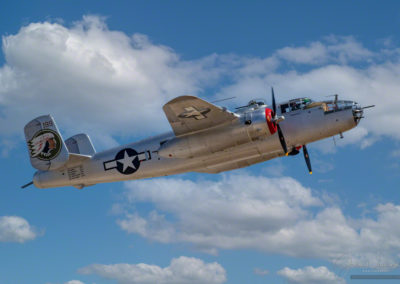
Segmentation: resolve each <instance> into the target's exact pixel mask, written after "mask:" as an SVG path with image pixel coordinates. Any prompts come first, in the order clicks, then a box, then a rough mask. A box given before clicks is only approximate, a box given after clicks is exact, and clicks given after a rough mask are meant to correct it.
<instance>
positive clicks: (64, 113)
mask: <svg viewBox="0 0 400 284" xmlns="http://www.w3.org/2000/svg"><path fill="white" fill-rule="evenodd" d="M389 51H390V50H388V47H385V49H382V50H381V51H375V52H372V51H370V50H368V49H366V48H365V47H364V46H363V45H362V44H361V43H360V42H358V41H357V40H355V39H354V38H353V37H340V36H329V37H327V38H325V39H322V40H321V41H314V42H312V43H310V44H309V45H305V46H297V47H283V48H281V49H279V50H277V51H276V52H273V53H272V54H271V55H270V56H266V57H263V58H258V57H250V56H247V57H243V56H236V55H224V54H222V55H217V54H211V55H209V56H206V57H203V58H198V59H196V60H190V61H185V60H182V59H181V58H180V57H179V55H178V54H177V53H176V52H174V51H173V50H172V49H171V48H170V47H167V46H163V45H160V44H156V43H152V42H151V41H150V40H149V39H148V37H146V36H145V35H141V34H134V35H132V36H130V35H127V34H125V33H123V32H120V31H112V30H109V29H108V27H107V25H106V23H105V22H104V19H102V18H101V17H95V16H84V17H83V20H82V21H80V22H76V23H74V24H73V25H72V26H70V27H66V26H64V25H62V24H60V23H50V22H41V23H31V24H29V25H27V26H24V27H22V28H21V29H20V31H19V32H18V33H16V34H14V35H7V36H3V52H4V56H5V60H6V63H5V64H4V65H3V66H2V67H0V131H1V133H2V136H3V139H1V140H2V141H15V140H14V139H13V138H9V136H13V135H20V133H21V129H22V127H23V126H24V124H25V123H26V122H28V121H29V120H30V119H32V118H33V117H35V116H37V115H41V114H47V113H51V114H53V116H54V117H55V119H56V121H58V122H59V126H61V127H62V129H63V130H64V131H66V133H65V135H66V136H69V135H72V134H75V133H76V132H78V131H79V132H88V133H89V134H90V135H92V136H93V138H94V139H93V140H94V141H95V143H97V144H98V143H101V145H100V146H110V145H115V144H116V142H115V140H114V139H113V138H112V137H113V136H120V135H122V136H124V135H136V136H144V135H146V134H149V133H150V132H158V131H162V130H169V129H170V128H169V125H168V123H167V120H166V119H165V117H164V114H163V112H162V110H161V107H162V105H163V104H164V103H165V102H167V101H168V100H169V99H171V98H173V97H175V96H178V95H183V94H188V93H191V94H194V95H201V94H203V93H205V92H206V91H208V90H212V93H210V94H209V95H212V94H213V93H214V92H217V95H216V96H217V97H225V98H226V97H232V96H237V97H238V98H237V100H236V101H235V103H237V104H241V103H244V102H246V101H248V100H249V99H250V97H249V96H252V97H265V96H266V87H269V85H274V86H275V87H276V94H277V97H278V99H279V100H283V99H287V98H293V97H298V96H310V97H313V98H322V96H323V95H331V94H334V93H338V94H340V98H346V99H354V100H357V101H359V102H361V103H362V104H363V105H367V104H377V107H376V108H375V109H370V110H368V111H367V113H366V119H365V120H363V121H362V123H361V125H362V127H363V128H364V129H365V130H366V131H367V132H365V133H364V134H363V135H358V136H357V138H358V140H357V139H354V140H351V141H352V143H360V141H363V142H361V143H360V145H361V147H366V146H368V145H370V144H372V143H373V142H374V141H375V139H376V138H373V136H381V135H387V136H391V137H394V138H396V139H400V132H396V131H393V129H396V126H397V125H398V124H399V123H400V115H399V113H400V112H398V109H399V108H400V99H399V96H398V95H397V94H398V93H399V92H400V82H399V80H398V75H399V73H400V63H399V58H398V56H399V52H396V51H395V50H393V52H389ZM293 62H294V63H299V64H308V65H307V66H309V67H310V68H306V69H305V71H302V72H298V71H294V70H291V68H292V67H291V65H290V64H286V65H287V66H286V65H285V63H293ZM360 62H361V63H360ZM353 63H356V64H358V65H357V67H355V66H353V65H351V64H353ZM310 64H311V65H310ZM281 67H282V68H281ZM226 82H231V83H229V84H228V85H227V83H226ZM267 98H268V99H269V95H267ZM127 125H129V127H127ZM137 133H140V134H137ZM359 134H360V133H359ZM346 137H347V136H346ZM346 139H347V138H346ZM349 141H350V140H349ZM100 148H101V147H100ZM2 152H4V153H6V152H7V148H6V149H5V150H2Z"/></svg>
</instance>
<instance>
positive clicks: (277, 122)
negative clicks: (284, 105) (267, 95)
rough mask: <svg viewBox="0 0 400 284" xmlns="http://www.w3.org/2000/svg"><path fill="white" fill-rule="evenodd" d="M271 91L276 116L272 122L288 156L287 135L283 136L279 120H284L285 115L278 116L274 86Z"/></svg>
mask: <svg viewBox="0 0 400 284" xmlns="http://www.w3.org/2000/svg"><path fill="white" fill-rule="evenodd" d="M271 93H272V111H273V114H274V117H273V118H272V123H273V124H274V126H276V128H277V130H278V136H279V142H281V145H282V149H283V151H284V152H285V156H287V155H288V154H289V153H288V150H287V145H286V141H285V137H284V136H283V133H282V130H281V127H280V126H279V122H281V121H282V120H284V119H285V117H284V116H278V115H277V113H276V102H275V93H274V88H273V87H271Z"/></svg>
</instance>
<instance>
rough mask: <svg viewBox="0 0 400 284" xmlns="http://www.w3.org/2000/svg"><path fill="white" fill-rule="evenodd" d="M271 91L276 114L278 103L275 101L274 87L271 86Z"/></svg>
mask: <svg viewBox="0 0 400 284" xmlns="http://www.w3.org/2000/svg"><path fill="white" fill-rule="evenodd" d="M271 93H272V110H273V111H274V116H276V103H275V94H274V88H273V87H271Z"/></svg>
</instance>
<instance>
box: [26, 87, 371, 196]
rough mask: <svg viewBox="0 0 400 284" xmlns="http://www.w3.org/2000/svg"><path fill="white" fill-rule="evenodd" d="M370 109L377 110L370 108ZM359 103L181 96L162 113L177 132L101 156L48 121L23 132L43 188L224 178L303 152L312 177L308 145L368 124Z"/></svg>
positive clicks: (86, 140) (37, 122) (32, 123)
mask: <svg viewBox="0 0 400 284" xmlns="http://www.w3.org/2000/svg"><path fill="white" fill-rule="evenodd" d="M368 107H372V106H368ZM368 107H364V108H363V107H361V106H360V105H359V104H357V103H356V102H354V101H345V100H338V97H337V95H336V96H335V99H334V100H327V101H319V102H316V101H313V100H311V99H309V98H298V99H293V100H289V101H286V102H283V103H280V104H278V105H277V104H276V102H275V95H274V90H273V89H272V107H271V108H270V107H268V106H267V105H266V103H265V102H264V101H263V100H251V101H250V102H249V103H248V104H247V105H246V106H242V107H238V108H236V111H235V112H231V111H229V110H227V109H226V108H221V107H219V106H216V105H214V104H212V103H209V102H207V101H205V100H202V99H200V98H198V97H194V96H180V97H177V98H175V99H173V100H171V101H169V102H168V103H167V104H165V105H164V107H163V110H164V112H165V115H166V116H167V119H168V121H169V123H170V124H171V127H172V130H173V132H168V133H165V134H162V135H159V136H155V137H151V138H148V139H144V140H142V141H139V142H134V143H131V144H127V145H124V146H120V147H116V148H113V149H110V150H107V151H103V152H99V153H97V152H96V151H95V149H94V147H93V145H92V142H91V141H90V138H89V136H88V135H87V134H77V135H75V136H72V137H70V138H68V139H67V140H65V141H64V140H63V138H62V136H61V134H60V132H59V131H58V128H57V126H56V123H55V121H54V119H53V118H52V117H51V116H50V115H44V116H40V117H37V118H35V119H33V120H32V121H30V122H29V123H28V124H27V125H26V126H25V128H24V131H25V137H26V142H27V145H28V150H29V156H30V161H31V164H32V166H33V167H34V168H36V169H37V170H38V171H37V172H36V173H35V174H34V177H33V181H32V182H30V183H28V184H26V185H24V186H23V188H25V187H27V186H28V185H31V184H34V185H35V186H36V187H38V188H51V187H62V186H74V187H76V188H78V189H82V188H84V187H86V186H90V185H95V184H97V183H105V182H115V181H124V180H135V179H144V178H152V177H159V176H168V175H173V174H179V173H185V172H202V173H220V172H223V171H228V170H233V169H238V168H242V167H247V166H250V165H252V164H256V163H260V162H264V161H267V160H270V159H273V158H277V157H281V156H285V155H286V156H287V155H297V154H299V152H300V150H301V149H302V151H303V153H304V158H305V161H306V164H307V168H308V171H309V173H310V174H311V173H312V169H311V162H310V157H309V155H308V151H307V147H306V145H307V144H309V143H311V142H314V141H317V140H321V139H324V138H327V137H331V136H334V135H337V134H340V135H342V133H343V132H345V131H347V130H350V129H352V128H354V127H355V126H357V125H358V123H359V122H360V120H361V118H363V109H365V108H368Z"/></svg>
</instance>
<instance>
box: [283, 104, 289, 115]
mask: <svg viewBox="0 0 400 284" xmlns="http://www.w3.org/2000/svg"><path fill="white" fill-rule="evenodd" d="M289 111H290V108H289V105H288V104H284V105H281V113H286V112H289Z"/></svg>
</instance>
